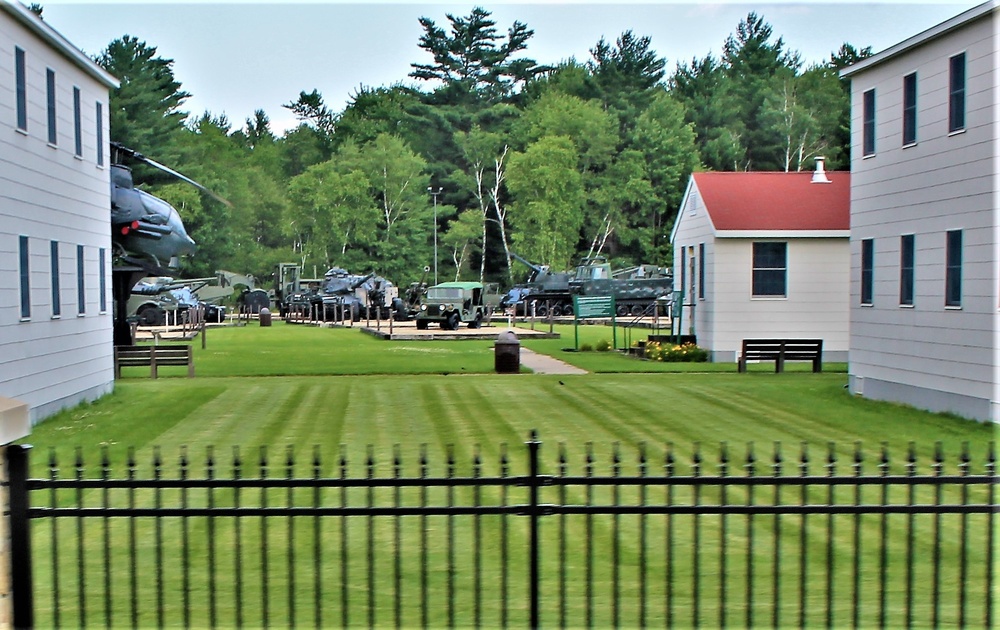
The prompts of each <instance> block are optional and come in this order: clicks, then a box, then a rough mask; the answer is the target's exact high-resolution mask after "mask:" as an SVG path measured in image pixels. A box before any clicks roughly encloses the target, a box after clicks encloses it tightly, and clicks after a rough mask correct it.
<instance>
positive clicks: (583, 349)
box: [580, 343, 594, 352]
mask: <svg viewBox="0 0 1000 630" xmlns="http://www.w3.org/2000/svg"><path fill="white" fill-rule="evenodd" d="M593 351H594V346H592V345H590V344H589V343H581V344H580V352H593Z"/></svg>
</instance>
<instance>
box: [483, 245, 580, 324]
mask: <svg viewBox="0 0 1000 630" xmlns="http://www.w3.org/2000/svg"><path fill="white" fill-rule="evenodd" d="M510 256H511V258H513V259H515V260H517V261H518V262H520V263H522V264H524V265H525V266H527V267H528V268H529V269H531V274H530V275H529V276H528V280H527V282H524V283H521V284H516V285H514V286H513V287H512V288H511V289H510V291H508V292H507V294H506V295H504V296H503V298H501V300H500V308H504V309H506V308H509V307H512V308H515V309H521V310H522V311H523V312H524V313H525V314H527V312H528V309H529V308H530V304H531V303H532V302H534V303H535V313H536V314H537V315H539V316H542V317H544V316H546V315H548V314H549V309H550V308H551V309H552V314H553V315H572V314H573V298H572V295H570V292H569V279H570V274H569V273H562V272H560V273H553V272H552V271H551V270H550V269H549V266H548V265H536V264H535V263H533V262H531V261H529V260H527V259H526V258H524V257H522V256H519V255H518V254H515V253H514V252H510Z"/></svg>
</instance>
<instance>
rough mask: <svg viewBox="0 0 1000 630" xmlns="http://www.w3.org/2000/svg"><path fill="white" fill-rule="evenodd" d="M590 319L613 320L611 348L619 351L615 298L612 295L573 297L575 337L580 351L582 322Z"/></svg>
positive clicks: (575, 343) (575, 342)
mask: <svg viewBox="0 0 1000 630" xmlns="http://www.w3.org/2000/svg"><path fill="white" fill-rule="evenodd" d="M588 317H610V318H611V340H612V341H611V347H612V348H615V349H616V350H617V349H618V332H617V331H618V326H617V323H616V322H615V298H614V297H613V296H611V295H595V296H587V297H584V296H580V295H574V296H573V337H574V345H575V346H576V349H577V350H579V349H580V328H579V326H580V320H581V319H585V318H588Z"/></svg>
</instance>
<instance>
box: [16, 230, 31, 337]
mask: <svg viewBox="0 0 1000 630" xmlns="http://www.w3.org/2000/svg"><path fill="white" fill-rule="evenodd" d="M17 254H18V271H19V272H20V275H21V319H28V318H30V317H31V272H30V269H29V267H28V261H29V259H30V258H29V254H28V237H27V236H20V237H19V238H18V242H17Z"/></svg>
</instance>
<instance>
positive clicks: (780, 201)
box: [693, 171, 851, 231]
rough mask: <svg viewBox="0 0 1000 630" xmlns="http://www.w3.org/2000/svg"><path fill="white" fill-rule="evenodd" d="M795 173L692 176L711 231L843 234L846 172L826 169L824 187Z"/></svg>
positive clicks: (847, 219)
mask: <svg viewBox="0 0 1000 630" xmlns="http://www.w3.org/2000/svg"><path fill="white" fill-rule="evenodd" d="M812 176H813V172H812V171H803V172H800V173H773V172H772V173H743V172H736V173H716V172H710V173H694V175H693V177H694V181H695V183H696V184H697V186H698V192H699V193H700V195H701V199H702V202H703V203H704V205H705V207H706V208H707V209H708V214H709V216H711V217H712V223H713V224H714V225H715V229H716V230H754V231H758V230H848V229H850V227H851V174H850V173H849V172H847V171H827V177H828V178H829V179H830V183H829V184H813V183H812Z"/></svg>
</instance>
